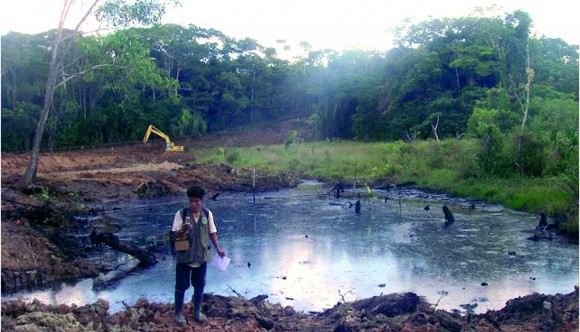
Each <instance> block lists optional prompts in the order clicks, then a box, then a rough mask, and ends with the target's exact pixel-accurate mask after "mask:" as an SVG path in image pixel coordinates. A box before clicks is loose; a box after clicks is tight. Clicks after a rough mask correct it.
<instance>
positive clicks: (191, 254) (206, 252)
mask: <svg viewBox="0 0 580 332" xmlns="http://www.w3.org/2000/svg"><path fill="white" fill-rule="evenodd" d="M187 215H188V216H189V217H190V218H191V220H193V215H192V213H191V210H190V209H187ZM207 216H209V212H208V210H207V209H205V208H202V209H201V213H200V216H199V220H198V222H197V223H196V222H192V223H191V226H193V227H191V229H190V230H189V231H188V232H187V239H188V240H189V250H188V251H178V252H176V253H175V260H176V262H177V264H191V263H199V264H203V263H205V262H208V261H209V260H210V258H211V251H210V247H209V220H208V218H207ZM182 217H183V219H184V220H185V216H182Z"/></svg>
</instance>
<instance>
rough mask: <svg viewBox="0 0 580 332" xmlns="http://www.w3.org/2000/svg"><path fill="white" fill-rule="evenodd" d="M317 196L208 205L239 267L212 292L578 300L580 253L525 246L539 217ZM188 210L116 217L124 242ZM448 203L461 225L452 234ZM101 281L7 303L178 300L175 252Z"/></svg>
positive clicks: (445, 302) (299, 193) (118, 304)
mask: <svg viewBox="0 0 580 332" xmlns="http://www.w3.org/2000/svg"><path fill="white" fill-rule="evenodd" d="M318 192H320V193H324V192H325V188H323V187H321V185H320V184H319V183H315V182H306V183H304V184H302V185H300V186H299V187H298V188H295V189H291V190H284V191H280V192H275V193H265V194H261V195H258V196H257V199H256V203H255V204H254V203H253V202H252V196H251V195H247V194H227V193H225V194H222V195H220V198H219V199H218V200H217V201H207V202H206V203H207V207H209V208H210V209H212V210H213V211H214V214H215V217H216V222H217V227H218V234H219V239H220V243H221V245H222V248H223V249H224V250H225V251H226V253H227V255H228V256H229V257H230V258H231V259H232V263H231V264H230V266H229V268H228V270H227V271H226V272H220V271H218V270H217V269H214V268H209V269H208V283H207V287H206V291H207V292H211V293H214V294H220V295H235V294H236V293H237V294H241V295H243V296H245V297H248V298H250V297H254V296H257V295H260V294H267V295H269V301H270V302H274V303H280V304H282V305H283V306H286V305H291V306H293V307H294V308H295V309H297V310H300V311H320V310H323V309H326V308H330V307H332V306H333V305H335V304H336V303H337V302H339V301H342V300H346V301H353V300H357V299H361V298H367V297H371V296H375V295H380V294H388V293H393V292H406V291H412V292H415V293H417V294H419V295H422V296H424V297H425V298H426V300H427V301H429V302H430V303H433V304H434V303H437V301H439V304H438V308H442V309H447V310H451V309H460V310H462V311H463V309H461V308H460V305H462V304H474V303H477V308H476V309H475V311H476V312H478V313H482V312H485V311H487V310H488V309H500V308H502V307H504V306H505V302H506V301H507V300H509V299H511V298H515V297H518V296H523V295H527V294H531V293H533V292H538V293H545V294H555V293H568V292H571V291H572V290H573V287H574V285H578V246H576V245H571V244H563V243H560V242H558V241H552V242H533V241H529V240H527V239H526V238H527V237H528V236H530V235H531V231H532V230H533V229H534V227H535V226H536V225H537V223H538V220H539V219H538V217H537V216H534V215H530V214H525V213H518V212H514V211H510V210H508V209H504V208H502V207H501V206H496V205H485V204H478V205H477V206H476V209H475V210H473V211H471V210H470V209H469V204H468V203H467V202H464V201H461V200H454V199H450V198H448V197H445V196H440V195H430V194H424V193H420V192H418V191H406V192H397V191H390V192H376V193H377V194H379V197H376V198H370V199H369V198H363V199H361V202H362V211H361V213H360V214H358V215H357V214H355V212H354V207H353V208H349V206H350V203H354V201H355V200H356V199H353V198H344V199H339V200H336V199H334V198H331V197H328V196H326V195H317V193H318ZM385 195H386V196H387V197H388V198H389V199H384V196H385ZM399 197H402V200H401V201H400V202H401V203H400V204H399ZM184 203H185V200H184V202H163V201H154V202H153V201H152V202H149V204H150V206H151V207H150V208H145V209H140V210H127V211H119V212H116V214H115V215H114V217H116V218H119V219H120V220H121V221H120V222H119V224H120V225H122V227H123V230H122V232H121V233H120V234H119V235H121V237H122V238H127V239H131V240H133V241H136V240H138V239H142V240H144V239H146V238H148V237H150V236H155V235H159V234H164V233H166V232H167V231H168V229H169V228H170V226H171V221H172V218H173V214H174V213H175V211H176V210H177V209H178V208H180V207H181V206H182V204H184ZM427 204H429V206H430V209H429V210H425V209H424V207H425V206H426V205H427ZM444 204H446V205H447V206H448V207H449V208H450V209H451V211H452V212H453V214H454V216H455V220H456V222H455V223H454V224H452V225H451V226H449V227H447V228H445V227H443V225H444V223H445V219H444V215H443V212H442V209H441V207H442V206H443V205H444ZM509 252H512V254H509ZM513 252H515V254H513ZM484 283H486V284H487V285H486V286H483V285H482V284H484ZM92 286H93V281H92V280H90V279H87V280H83V281H81V282H79V283H77V284H74V285H65V284H63V285H61V286H60V287H57V288H54V289H48V290H42V291H34V292H26V293H18V294H10V295H3V297H2V300H8V299H13V298H16V297H18V296H23V297H24V298H25V299H33V298H37V299H39V300H40V301H42V302H45V303H52V304H56V303H64V304H72V303H75V304H77V305H83V304H87V303H93V302H95V301H96V300H97V299H105V300H107V301H109V302H110V305H111V308H110V312H111V313H114V312H117V311H119V310H123V309H124V305H123V302H124V303H126V304H128V305H132V304H134V303H135V302H136V300H137V299H138V298H140V297H144V298H147V299H148V300H149V301H150V302H164V303H172V302H173V287H174V264H173V259H172V258H171V257H170V256H168V257H165V258H164V259H163V260H162V261H161V262H160V263H158V264H157V265H156V266H154V267H151V268H149V269H146V270H141V271H139V272H135V273H133V274H132V275H130V276H128V277H126V278H124V279H122V280H121V281H118V282H117V283H115V284H114V286H111V287H109V288H106V289H104V290H94V289H93V287H92ZM192 292H193V291H192V289H191V288H190V289H189V291H188V295H192ZM188 295H186V296H188Z"/></svg>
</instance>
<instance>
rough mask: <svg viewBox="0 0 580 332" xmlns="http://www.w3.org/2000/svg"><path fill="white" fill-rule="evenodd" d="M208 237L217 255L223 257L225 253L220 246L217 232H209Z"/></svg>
mask: <svg viewBox="0 0 580 332" xmlns="http://www.w3.org/2000/svg"><path fill="white" fill-rule="evenodd" d="M209 238H210V240H211V243H213V246H214V248H215V250H216V251H217V253H218V255H220V257H224V256H225V255H226V253H225V252H224V251H223V250H222V249H221V248H220V244H219V241H218V237H217V233H211V234H210V235H209Z"/></svg>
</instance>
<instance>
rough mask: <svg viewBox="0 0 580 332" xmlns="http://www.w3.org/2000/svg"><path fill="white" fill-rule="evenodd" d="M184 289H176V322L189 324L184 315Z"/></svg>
mask: <svg viewBox="0 0 580 332" xmlns="http://www.w3.org/2000/svg"><path fill="white" fill-rule="evenodd" d="M184 296H185V292H184V291H180V290H177V289H176V290H175V323H176V324H179V325H184V324H187V321H186V320H185V317H183V297H184Z"/></svg>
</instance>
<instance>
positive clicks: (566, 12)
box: [0, 0, 580, 51]
mask: <svg viewBox="0 0 580 332" xmlns="http://www.w3.org/2000/svg"><path fill="white" fill-rule="evenodd" d="M84 2H85V3H88V2H89V1H86V0H85V1H84ZM62 3H63V1H62V0H2V1H1V5H0V35H4V34H6V33H8V32H9V31H17V32H23V33H37V32H42V31H46V30H48V29H52V28H55V27H56V26H57V23H58V19H59V15H60V9H61V8H62ZM79 3H83V1H79ZM182 3H183V6H182V7H181V8H178V9H176V10H174V9H170V10H169V11H168V15H167V16H166V18H165V19H164V23H177V24H180V25H183V26H187V25H188V24H190V23H191V24H194V25H197V26H199V27H202V28H213V29H216V30H219V31H221V32H223V33H224V34H226V35H227V36H230V37H234V38H236V39H242V38H246V37H249V38H252V39H256V40H257V41H258V43H260V44H261V45H262V46H265V47H276V46H280V45H279V44H276V42H275V41H276V40H278V39H284V40H286V42H287V44H289V45H291V46H292V47H293V48H298V44H299V42H301V41H308V42H309V43H310V44H311V45H312V48H313V49H314V50H318V49H324V48H332V49H335V50H337V51H342V50H344V49H350V48H363V49H367V50H372V49H375V50H379V51H385V50H387V49H389V48H391V47H392V43H391V40H392V38H391V35H390V34H389V33H388V29H389V28H394V27H396V26H399V25H401V24H402V23H403V21H404V19H405V18H408V17H410V18H413V20H414V22H420V21H424V20H426V19H429V18H430V17H431V18H440V17H462V16H468V15H470V14H471V13H472V12H473V9H474V8H475V7H489V6H491V5H493V4H495V5H497V6H498V7H499V8H501V10H500V13H503V12H512V11H514V10H516V9H521V10H523V11H525V12H527V13H528V14H530V16H531V17H532V19H533V21H534V30H533V31H534V32H535V33H536V35H537V36H538V37H540V36H542V35H545V36H547V37H553V38H562V39H564V40H565V41H566V42H568V43H569V44H576V45H578V44H580V33H579V31H580V24H579V21H580V20H579V19H578V11H577V10H576V6H575V5H574V2H573V1H571V0H553V1H547V0H503V1H498V0H495V1H494V0H439V1H428V0H401V1H397V3H396V4H394V3H392V1H387V0H349V1H346V0H292V1H276V0H211V1H207V0H206V1H197V0H196V1H194V0H182ZM71 23H76V21H72V20H71Z"/></svg>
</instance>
